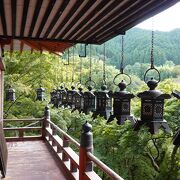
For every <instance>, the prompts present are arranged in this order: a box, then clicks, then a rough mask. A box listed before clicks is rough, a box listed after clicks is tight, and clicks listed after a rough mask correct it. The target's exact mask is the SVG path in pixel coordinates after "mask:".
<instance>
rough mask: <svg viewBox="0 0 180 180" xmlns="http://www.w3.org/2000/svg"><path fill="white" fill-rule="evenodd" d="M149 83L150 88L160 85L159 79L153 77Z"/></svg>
mask: <svg viewBox="0 0 180 180" xmlns="http://www.w3.org/2000/svg"><path fill="white" fill-rule="evenodd" d="M147 85H148V87H149V89H150V90H155V88H156V87H157V86H158V81H156V80H155V79H154V78H153V77H152V78H151V80H150V81H148V82H147Z"/></svg>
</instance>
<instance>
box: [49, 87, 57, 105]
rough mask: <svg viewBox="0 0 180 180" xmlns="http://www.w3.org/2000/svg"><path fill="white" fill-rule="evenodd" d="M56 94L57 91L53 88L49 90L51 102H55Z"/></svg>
mask: <svg viewBox="0 0 180 180" xmlns="http://www.w3.org/2000/svg"><path fill="white" fill-rule="evenodd" d="M56 94H57V92H56V90H55V89H53V90H52V92H50V97H51V100H50V103H51V104H55V100H56Z"/></svg>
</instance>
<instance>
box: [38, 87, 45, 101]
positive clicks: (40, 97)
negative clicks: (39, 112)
mask: <svg viewBox="0 0 180 180" xmlns="http://www.w3.org/2000/svg"><path fill="white" fill-rule="evenodd" d="M44 92H45V89H44V88H42V87H41V86H40V88H38V89H36V96H37V97H36V100H38V101H44V100H45V94H44Z"/></svg>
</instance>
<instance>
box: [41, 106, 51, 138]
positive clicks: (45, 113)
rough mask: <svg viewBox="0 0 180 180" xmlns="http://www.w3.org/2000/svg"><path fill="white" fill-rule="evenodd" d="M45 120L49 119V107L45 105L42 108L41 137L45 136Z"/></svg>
mask: <svg viewBox="0 0 180 180" xmlns="http://www.w3.org/2000/svg"><path fill="white" fill-rule="evenodd" d="M47 120H50V109H49V107H48V106H46V107H45V110H44V119H43V124H42V138H43V139H45V137H46V127H47V124H48V123H47Z"/></svg>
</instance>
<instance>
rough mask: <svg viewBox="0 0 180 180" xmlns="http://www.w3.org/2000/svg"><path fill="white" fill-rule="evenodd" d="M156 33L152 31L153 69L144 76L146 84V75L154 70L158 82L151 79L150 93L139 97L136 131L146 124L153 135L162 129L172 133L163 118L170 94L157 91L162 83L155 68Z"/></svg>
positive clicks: (149, 82) (146, 92)
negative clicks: (139, 111) (138, 118)
mask: <svg viewBox="0 0 180 180" xmlns="http://www.w3.org/2000/svg"><path fill="white" fill-rule="evenodd" d="M153 52H154V31H152V38H151V58H150V62H151V67H150V68H149V69H148V70H147V71H146V72H145V74H144V82H145V83H146V82H147V81H146V75H147V73H148V72H149V71H151V70H154V71H156V72H157V73H158V81H156V80H155V79H153V78H151V80H149V81H148V82H147V86H148V87H149V90H148V91H144V92H141V93H139V94H138V95H137V96H138V97H139V98H141V120H140V121H137V122H136V124H135V126H134V129H135V130H138V129H139V128H140V126H141V125H142V124H145V125H146V126H148V127H149V131H150V132H151V134H154V133H156V132H158V129H159V128H161V127H162V129H163V130H164V131H165V132H168V133H170V128H169V126H168V124H167V121H166V120H164V118H163V113H164V100H165V99H169V98H171V96H170V95H169V94H163V93H162V92H161V91H159V90H156V89H155V88H156V87H157V86H158V83H159V82H160V79H161V78H160V73H159V71H158V70H157V69H156V68H155V67H154V57H153Z"/></svg>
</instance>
